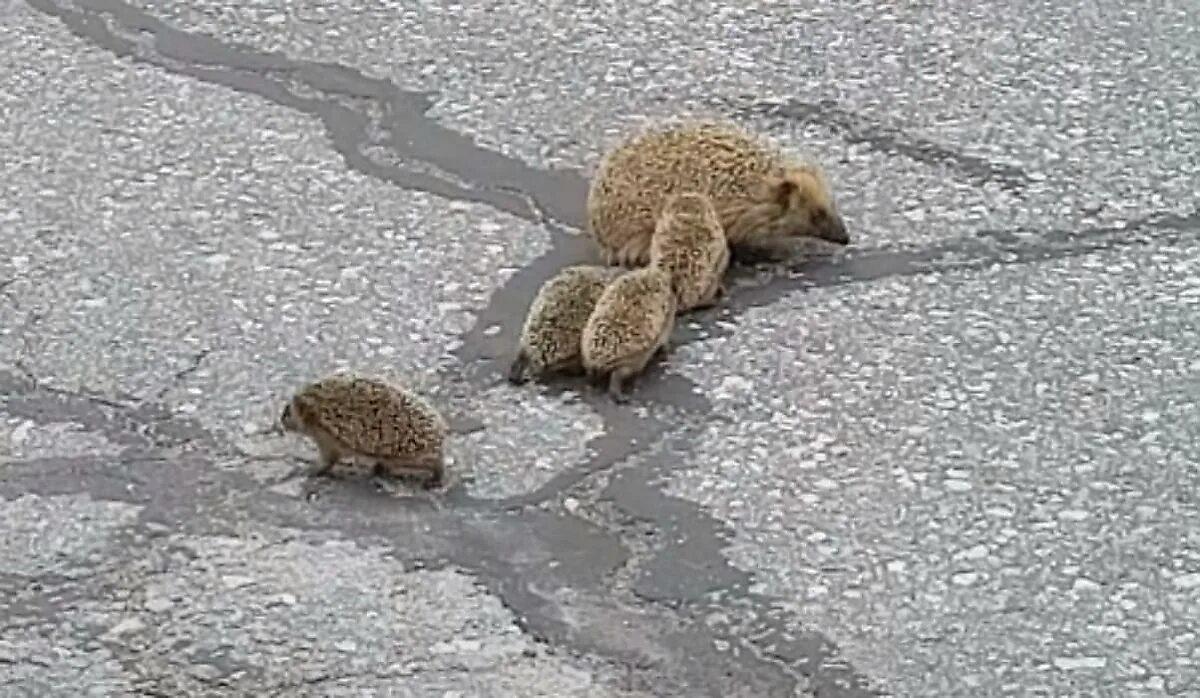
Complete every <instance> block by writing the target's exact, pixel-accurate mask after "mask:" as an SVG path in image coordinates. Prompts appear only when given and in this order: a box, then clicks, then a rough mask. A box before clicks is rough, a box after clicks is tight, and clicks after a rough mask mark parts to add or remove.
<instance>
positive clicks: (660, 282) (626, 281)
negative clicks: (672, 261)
mask: <svg viewBox="0 0 1200 698" xmlns="http://www.w3.org/2000/svg"><path fill="white" fill-rule="evenodd" d="M675 306H676V302H675V292H674V291H673V290H672V289H671V275H670V274H668V273H667V272H666V271H664V270H663V269H661V268H659V267H656V266H648V267H642V268H641V269H634V270H630V271H627V272H625V273H623V274H621V275H620V276H618V277H617V278H616V279H614V280H613V281H612V282H611V283H609V285H608V286H607V287H606V288H605V289H604V293H602V294H601V295H600V300H599V301H597V302H596V309H595V310H593V311H592V315H591V317H589V318H588V321H587V324H586V325H585V326H584V328H583V340H582V342H581V346H580V349H581V353H582V356H583V366H584V370H585V371H586V372H587V374H588V377H589V378H591V379H592V380H593V381H595V380H597V379H599V378H602V377H603V376H606V375H607V376H608V377H609V381H608V392H609V394H610V395H612V397H613V399H614V400H616V401H618V402H624V401H625V399H626V397H625V393H624V384H625V382H626V381H627V380H628V379H630V378H632V377H633V376H634V375H636V374H638V373H641V371H642V370H643V369H645V368H646V364H648V363H650V359H651V358H653V356H654V355H655V354H657V353H658V352H659V351H662V350H665V349H666V346H667V340H668V338H669V337H670V336H671V330H672V329H673V328H674V326H675Z"/></svg>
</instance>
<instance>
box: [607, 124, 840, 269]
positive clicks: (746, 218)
mask: <svg viewBox="0 0 1200 698" xmlns="http://www.w3.org/2000/svg"><path fill="white" fill-rule="evenodd" d="M685 191H694V192H698V193H703V194H707V195H708V196H709V197H710V198H711V199H712V202H713V204H714V206H715V207H716V209H717V213H718V216H719V218H720V221H721V225H722V226H723V227H724V229H725V236H726V238H727V239H728V241H729V246H730V250H731V251H732V252H733V253H734V254H735V255H736V256H739V257H743V258H754V257H760V258H767V259H772V260H782V259H784V258H786V257H787V256H788V254H789V253H790V249H789V248H790V239H792V238H798V237H811V238H817V239H820V240H825V241H827V242H832V243H835V244H839V245H845V244H848V243H849V241H850V238H849V235H848V234H847V232H846V225H845V223H844V222H843V221H842V217H841V215H840V214H839V213H838V210H837V205H836V203H835V201H834V197H833V194H832V192H831V191H830V189H829V184H828V182H827V181H826V179H825V175H824V173H823V172H822V170H821V168H820V167H818V166H817V165H815V164H811V163H805V162H799V161H796V160H793V159H791V158H789V157H787V156H786V155H785V154H783V153H781V152H779V151H778V150H776V149H774V148H772V147H770V146H769V145H767V144H766V143H764V142H763V141H761V140H760V139H758V138H756V137H755V136H753V135H752V134H750V133H748V132H746V131H744V130H742V129H740V128H738V127H737V126H735V125H733V124H731V123H724V122H717V121H681V122H676V123H671V124H666V125H660V126H658V127H654V128H650V129H647V130H644V131H642V132H641V133H638V134H637V135H635V136H633V137H632V138H630V139H628V140H627V141H625V142H624V143H623V144H621V145H619V146H618V147H616V148H615V149H613V150H612V151H611V152H610V153H608V155H607V156H606V157H605V158H604V160H603V162H601V163H600V166H599V168H598V169H597V171H596V174H595V176H594V177H593V178H592V181H591V186H590V187H589V189H588V198H587V230H588V233H589V234H590V235H591V236H592V237H593V239H595V240H596V242H597V244H598V245H599V246H600V250H601V253H602V255H603V257H604V261H605V263H607V264H610V265H613V264H620V265H625V266H633V267H636V266H644V265H646V264H648V263H649V261H650V240H651V238H652V236H653V234H654V226H655V223H656V221H657V220H658V216H659V213H660V211H661V209H662V207H663V205H664V204H665V202H666V200H667V197H668V196H670V195H672V194H677V193H682V192H685Z"/></svg>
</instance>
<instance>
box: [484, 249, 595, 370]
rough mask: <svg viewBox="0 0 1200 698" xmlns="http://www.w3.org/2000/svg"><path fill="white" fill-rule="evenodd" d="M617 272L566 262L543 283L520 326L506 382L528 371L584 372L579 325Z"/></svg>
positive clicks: (589, 313)
mask: <svg viewBox="0 0 1200 698" xmlns="http://www.w3.org/2000/svg"><path fill="white" fill-rule="evenodd" d="M616 273H617V270H615V269H613V268H612V267H601V266H593V265H578V266H570V267H564V268H563V269H561V270H560V271H559V272H558V273H557V274H555V275H554V276H553V277H551V278H550V279H549V280H547V281H546V282H545V283H544V284H542V287H541V289H539V290H538V293H537V295H536V296H535V297H534V299H533V302H532V303H531V304H530V305H529V313H528V314H527V315H526V317H525V325H524V327H522V328H521V338H520V340H519V345H518V347H517V356H516V358H515V359H514V360H513V362H512V365H511V367H510V368H509V372H508V380H509V382H511V383H513V384H516V385H519V384H521V383H525V382H526V381H527V380H529V377H530V375H531V374H532V375H534V376H537V377H539V378H540V377H541V376H543V375H545V374H547V373H551V372H557V373H564V374H574V375H578V374H580V373H582V372H583V363H582V359H581V357H580V355H579V342H580V337H582V335H583V326H584V325H585V324H586V323H587V319H588V316H590V315H591V314H592V309H593V308H595V307H596V301H598V300H600V294H601V293H603V292H604V287H605V286H606V285H607V284H608V282H609V281H611V280H612V279H613V277H615V276H616Z"/></svg>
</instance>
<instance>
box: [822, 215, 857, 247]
mask: <svg viewBox="0 0 1200 698" xmlns="http://www.w3.org/2000/svg"><path fill="white" fill-rule="evenodd" d="M822 232H823V233H824V234H823V235H822V236H821V237H823V238H824V239H825V240H827V241H829V242H832V243H835V244H838V245H849V244H850V232H849V231H848V230H846V221H845V220H843V219H842V217H841V216H838V215H832V216H830V217H829V218H828V220H827V222H826V223H825V229H824V230H823V231H822Z"/></svg>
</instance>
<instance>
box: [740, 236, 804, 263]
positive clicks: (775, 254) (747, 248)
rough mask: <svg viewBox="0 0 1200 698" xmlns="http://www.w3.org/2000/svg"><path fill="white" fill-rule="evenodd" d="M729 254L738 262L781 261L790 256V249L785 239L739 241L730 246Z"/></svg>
mask: <svg viewBox="0 0 1200 698" xmlns="http://www.w3.org/2000/svg"><path fill="white" fill-rule="evenodd" d="M730 256H731V257H732V258H733V259H734V260H735V261H737V262H738V263H739V264H748V265H754V264H761V263H764V262H768V263H769V262H782V261H784V260H786V259H788V258H789V257H791V256H792V249H791V247H790V246H789V245H788V243H787V242H786V241H762V242H754V243H741V244H736V245H733V246H732V248H731V249H730Z"/></svg>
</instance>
